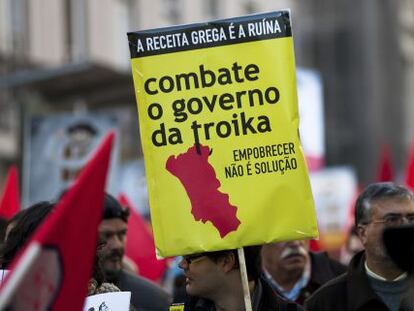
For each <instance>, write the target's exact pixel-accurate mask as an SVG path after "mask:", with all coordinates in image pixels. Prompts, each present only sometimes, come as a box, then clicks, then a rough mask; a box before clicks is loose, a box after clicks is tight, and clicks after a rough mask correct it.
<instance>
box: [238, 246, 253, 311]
mask: <svg viewBox="0 0 414 311" xmlns="http://www.w3.org/2000/svg"><path fill="white" fill-rule="evenodd" d="M237 254H238V255H239V266H240V274H241V281H242V285H243V294H244V305H245V307H246V311H252V301H251V299H250V291H249V281H248V278H247V269H246V260H245V257H244V249H243V247H240V248H238V249H237Z"/></svg>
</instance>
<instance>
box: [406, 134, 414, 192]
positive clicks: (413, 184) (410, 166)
mask: <svg viewBox="0 0 414 311" xmlns="http://www.w3.org/2000/svg"><path fill="white" fill-rule="evenodd" d="M405 184H406V185H407V186H408V187H410V188H411V190H414V141H413V145H412V146H411V151H410V154H409V157H408V162H407V169H406V171H405Z"/></svg>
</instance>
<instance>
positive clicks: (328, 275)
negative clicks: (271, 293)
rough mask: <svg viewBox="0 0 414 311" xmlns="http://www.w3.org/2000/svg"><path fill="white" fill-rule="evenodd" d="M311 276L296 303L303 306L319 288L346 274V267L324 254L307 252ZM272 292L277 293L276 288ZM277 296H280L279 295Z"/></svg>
mask: <svg viewBox="0 0 414 311" xmlns="http://www.w3.org/2000/svg"><path fill="white" fill-rule="evenodd" d="M309 257H310V262H311V275H310V279H309V282H308V284H307V285H306V286H305V287H304V288H302V290H301V291H300V294H299V296H298V298H297V299H296V300H295V302H296V303H299V304H301V305H302V304H303V303H304V301H305V300H306V299H307V298H309V297H310V296H311V295H312V294H313V293H314V292H315V291H316V290H317V289H318V288H319V287H321V286H322V285H323V284H325V283H326V282H328V281H330V280H332V279H334V278H336V277H337V276H339V275H341V274H343V273H345V272H346V266H344V265H343V264H341V263H340V262H338V261H336V260H333V259H331V258H329V256H328V254H327V253H325V252H318V253H314V252H309ZM274 290H276V291H278V290H277V288H274ZM279 295H282V294H281V293H279Z"/></svg>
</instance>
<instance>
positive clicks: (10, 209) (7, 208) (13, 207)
mask: <svg viewBox="0 0 414 311" xmlns="http://www.w3.org/2000/svg"><path fill="white" fill-rule="evenodd" d="M19 210H20V193H19V179H18V172H17V167H16V165H13V166H11V167H10V169H9V171H8V173H7V177H6V182H5V184H4V188H3V194H2V196H1V200H0V217H3V218H5V219H10V218H12V217H13V216H14V215H15V214H16V213H17V212H18V211H19Z"/></svg>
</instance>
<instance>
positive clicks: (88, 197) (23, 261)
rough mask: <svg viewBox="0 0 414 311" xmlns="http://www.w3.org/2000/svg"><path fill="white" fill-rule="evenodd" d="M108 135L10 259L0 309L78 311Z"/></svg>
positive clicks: (84, 287) (102, 185)
mask: <svg viewBox="0 0 414 311" xmlns="http://www.w3.org/2000/svg"><path fill="white" fill-rule="evenodd" d="M113 139H114V134H113V133H110V134H108V135H107V136H106V138H105V140H104V142H103V143H102V144H101V145H100V147H99V149H98V150H97V152H96V154H95V155H94V157H93V158H92V159H91V161H90V162H89V163H88V164H87V166H86V167H85V168H84V169H83V170H82V172H81V174H80V176H79V178H78V179H77V180H76V182H75V184H74V185H73V186H72V187H71V188H70V189H69V191H68V192H67V193H66V194H65V195H64V196H63V198H62V199H61V200H60V201H59V202H58V204H57V205H56V207H55V209H54V211H52V213H51V214H50V215H49V216H48V217H47V218H46V219H45V221H44V222H43V223H42V224H41V225H40V227H39V229H38V230H37V231H36V232H35V233H34V235H33V237H32V238H31V240H30V242H29V243H28V246H27V247H26V249H25V250H24V251H23V252H22V253H21V255H20V256H18V258H17V259H15V260H13V262H12V264H11V272H10V273H9V275H8V276H7V278H6V280H5V282H4V284H3V285H2V287H1V289H0V309H1V310H3V308H4V307H5V306H7V305H10V306H12V309H13V310H59V311H69V310H82V307H83V303H84V300H85V297H86V293H87V286H88V281H89V279H90V277H91V274H92V266H93V263H94V258H95V253H96V242H97V235H98V225H99V223H100V221H101V219H102V206H103V197H104V189H105V182H106V175H107V170H108V165H109V159H110V152H111V147H112V142H113Z"/></svg>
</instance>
